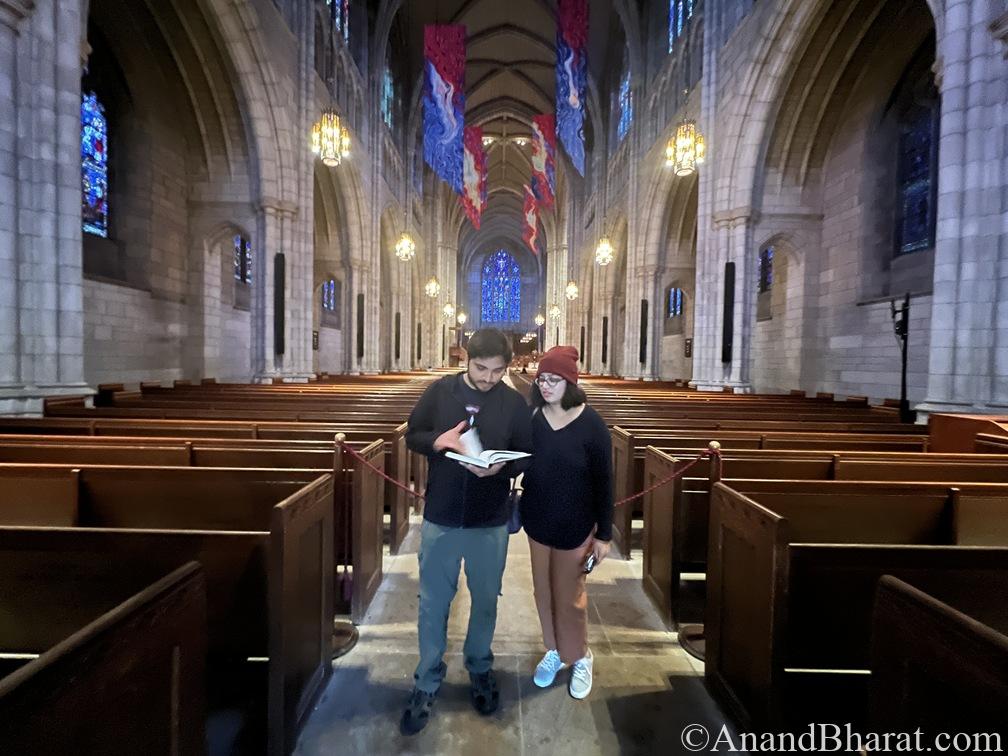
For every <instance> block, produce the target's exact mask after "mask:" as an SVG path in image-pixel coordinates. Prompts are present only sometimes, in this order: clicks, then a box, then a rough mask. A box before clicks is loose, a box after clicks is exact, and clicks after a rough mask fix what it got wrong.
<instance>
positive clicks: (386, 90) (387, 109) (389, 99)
mask: <svg viewBox="0 0 1008 756" xmlns="http://www.w3.org/2000/svg"><path fill="white" fill-rule="evenodd" d="M394 104H395V83H394V82H393V81H392V72H391V71H389V69H388V67H387V66H386V68H385V72H384V74H383V75H382V95H381V115H382V120H383V121H385V123H386V124H387V125H388V127H389V128H390V129H391V128H392V110H393V105H394Z"/></svg>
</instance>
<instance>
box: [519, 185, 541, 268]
mask: <svg viewBox="0 0 1008 756" xmlns="http://www.w3.org/2000/svg"><path fill="white" fill-rule="evenodd" d="M524 213H525V220H524V226H523V228H522V238H523V239H524V240H525V243H526V244H527V245H528V248H529V249H531V250H532V254H534V255H538V254H539V203H538V202H536V198H535V194H533V193H532V189H531V188H530V187H529V185H528V184H526V185H525V208H524Z"/></svg>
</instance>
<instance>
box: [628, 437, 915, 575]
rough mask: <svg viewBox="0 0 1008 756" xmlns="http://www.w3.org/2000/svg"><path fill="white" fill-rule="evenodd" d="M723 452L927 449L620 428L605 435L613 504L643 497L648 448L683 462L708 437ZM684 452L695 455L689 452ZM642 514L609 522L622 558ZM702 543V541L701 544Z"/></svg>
mask: <svg viewBox="0 0 1008 756" xmlns="http://www.w3.org/2000/svg"><path fill="white" fill-rule="evenodd" d="M715 434H716V438H717V439H718V442H719V443H720V444H721V447H722V448H723V449H724V450H726V451H732V452H738V451H742V450H749V449H754V450H755V449H759V450H768V449H780V450H789V451H790V450H806V451H807V450H819V451H823V452H826V451H904V452H919V451H924V450H925V449H926V444H927V437H926V436H908V435H903V436H892V435H887V434H869V433H829V434H824V433H807V432H801V431H798V430H795V431H791V432H760V431H723V430H721V431H716V432H715V431H711V432H709V433H698V432H694V433H690V432H689V431H686V430H683V429H671V428H669V429H658V428H633V429H628V428H623V427H621V426H614V427H613V428H612V429H611V430H610V435H611V439H612V454H613V494H614V498H615V499H616V500H620V499H623V498H625V497H627V496H630V495H631V494H632V493H634V492H637V491H642V490H644V488H646V486H645V485H644V458H645V449H646V448H647V447H648V446H658V447H661V448H669V447H672V448H675V449H677V452H678V451H679V450H681V452H682V454H683V455H684V456H686V455H692V456H695V455H696V454H698V453H700V452H701V451H703V450H704V449H706V448H707V446H708V444H709V443H710V441H711V437H712V435H715ZM688 450H694V451H692V452H690V451H688ZM638 511H639V512H640V513H641V514H643V509H642V507H641V506H640V505H631V506H628V507H624V508H622V509H621V510H620V511H618V512H617V513H616V518H615V519H614V522H613V541H614V543H615V545H616V546H617V548H619V550H620V553H621V554H622V555H623V556H624V558H627V559H629V558H630V544H631V537H630V536H631V533H632V529H633V517H634V515H635V514H636V513H637V512H638ZM704 542H706V540H705V539H704Z"/></svg>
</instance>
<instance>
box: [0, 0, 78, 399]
mask: <svg viewBox="0 0 1008 756" xmlns="http://www.w3.org/2000/svg"><path fill="white" fill-rule="evenodd" d="M36 8H37V9H38V12H36ZM83 24H84V22H83V20H82V15H81V8H80V5H79V4H76V3H72V4H71V3H60V4H56V5H54V2H53V0H42V1H41V2H35V1H34V0H0V412H14V413H25V414H27V413H37V412H39V411H40V410H41V405H42V399H43V398H44V397H45V396H51V395H56V394H68V393H72V394H82V393H91V392H90V389H89V388H88V387H87V386H86V385H85V384H84V317H83V280H82V270H81V179H80V75H81V68H80V64H81V61H80V50H81V47H80V39H81V37H82V27H83Z"/></svg>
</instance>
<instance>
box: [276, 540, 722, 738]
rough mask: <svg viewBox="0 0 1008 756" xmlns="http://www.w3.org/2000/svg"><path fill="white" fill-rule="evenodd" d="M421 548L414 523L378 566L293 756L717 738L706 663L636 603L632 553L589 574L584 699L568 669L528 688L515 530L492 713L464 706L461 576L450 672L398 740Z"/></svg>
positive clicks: (535, 629) (529, 631)
mask: <svg viewBox="0 0 1008 756" xmlns="http://www.w3.org/2000/svg"><path fill="white" fill-rule="evenodd" d="M418 542H419V521H417V522H414V523H413V525H412V527H411V530H410V534H409V537H408V538H407V540H406V542H405V544H404V546H403V549H402V551H401V552H400V554H399V555H398V556H395V557H391V556H386V560H385V569H386V575H385V579H384V582H383V584H382V587H381V589H380V591H379V593H378V595H377V596H376V598H375V600H374V603H373V604H372V606H371V609H370V610H369V612H368V614H367V616H366V618H365V620H364V622H363V623H362V625H361V627H360V641H359V643H358V644H357V646H356V648H354V649H353V650H352V651H351V652H350V653H349V654H347V655H346V656H344V657H343V658H341V659H339V660H337V661H336V663H335V666H334V674H333V678H332V681H331V682H330V684H329V687H328V689H327V690H326V692H325V693H324V695H323V696H322V698H321V700H320V701H319V703H318V706H317V707H316V709H315V711H314V712H313V713H312V715H311V716H310V718H309V721H308V722H307V724H306V726H305V729H304V731H303V733H302V736H301V739H300V741H299V743H298V747H297V750H296V754H298V755H299V756H315V755H316V754H318V755H319V756H321V755H322V754H325V756H331V755H332V754H368V755H369V756H370V755H371V754H438V755H442V754H443V755H445V756H456V755H458V756H468V755H469V754H473V755H474V756H491V755H492V754H526V753H527V754H538V753H547V752H549V753H552V754H556V755H557V756H566V754H571V755H572V756H574V755H576V756H591V755H592V754H658V753H661V754H678V753H689V751H688V750H687V749H686V748H684V747H683V746H682V745H681V737H682V731H683V729H684V728H685V727H687V726H688V725H696V724H699V725H702V726H703V727H705V728H707V730H708V731H709V732H710V733H711V735H712V737H716V736H717V733H718V731H720V729H721V727H722V725H723V723H724V722H725V718H724V715H723V714H722V713H721V711H720V709H719V708H718V707H717V705H716V704H715V703H714V701H713V700H712V699H711V698H710V696H709V695H708V693H707V691H706V689H705V688H704V686H703V679H702V674H703V665H702V664H701V663H700V662H697V661H696V660H695V659H693V658H692V657H690V656H688V655H687V654H686V653H685V652H683V650H682V649H681V648H680V647H679V645H678V643H677V642H676V638H675V634H674V633H669V632H667V631H666V630H665V629H664V627H663V626H662V623H661V620H660V619H659V617H658V614H657V612H656V611H655V609H654V608H653V607H652V605H651V603H650V601H649V600H648V598H647V597H646V596H645V595H644V592H643V590H642V589H641V581H640V575H641V560H640V556H639V552H635V558H634V559H633V560H631V561H624V560H622V559H618V558H617V559H607V560H606V561H605V562H603V563H602V565H600V566H599V567H598V568H597V569H596V570H595V571H594V572H593V573H592V575H591V577H590V578H589V581H588V595H589V599H590V603H589V622H590V626H589V644H590V646H591V648H592V650H593V652H594V655H595V677H594V688H593V690H592V693H591V695H590V696H589V697H588V698H587V699H586V700H584V701H576V700H575V699H573V698H571V697H570V696H569V695H568V693H567V686H566V681H567V673H566V671H564V672H561V673H560V675H559V676H558V678H557V682H556V683H555V684H554V686H553V687H552V688H549V689H547V690H540V689H539V688H537V687H535V685H534V684H533V683H532V671H533V669H534V668H535V665H536V663H537V662H538V660H539V658H540V657H541V655H542V652H543V648H542V641H541V636H540V632H539V620H538V617H537V615H536V611H535V604H534V603H533V600H532V573H531V568H530V566H529V555H528V542H527V540H526V539H525V536H524V534H523V533H522V534H519V535H517V536H512V538H511V544H510V548H509V550H508V564H507V571H506V573H505V577H504V591H503V596H502V597H501V599H500V603H499V610H498V622H497V633H496V637H495V641H494V653H495V655H496V662H495V665H494V666H495V669H496V671H497V675H498V679H499V681H500V684H501V707H500V709H499V711H498V712H497V713H496V714H495V715H493V716H491V717H486V718H484V717H480V716H479V715H477V714H476V712H475V711H474V710H473V709H472V708H471V706H470V704H469V697H468V676H467V674H466V671H465V669H464V668H463V667H462V659H461V649H462V643H463V640H464V637H465V628H466V623H467V621H468V612H469V596H468V591H467V590H466V589H465V588H464V585H465V576H464V574H463V575H462V576H461V578H460V587H459V594H458V596H457V598H456V600H455V604H454V606H453V610H452V616H451V621H450V624H449V636H448V655H447V657H446V661H447V663H448V676H447V678H446V680H445V683H444V684H443V686H442V688H441V692H440V695H439V697H438V701H437V704H436V705H435V709H434V715H433V717H432V719H431V722H430V724H429V725H428V726H427V728H426V729H425V730H424V731H423V732H421V733H420V734H419V735H417V736H414V737H412V738H406V737H403V736H402V735H400V734H399V730H398V721H399V717H400V714H401V712H402V708H403V705H404V703H405V701H406V698H407V695H408V693H409V691H410V688H411V687H412V683H413V678H412V675H413V669H414V667H415V665H416V662H417V656H416V654H417V650H416V615H417V579H418V568H417V558H416V550H417V545H418ZM732 732H733V730H732ZM736 742H737V741H736Z"/></svg>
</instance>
